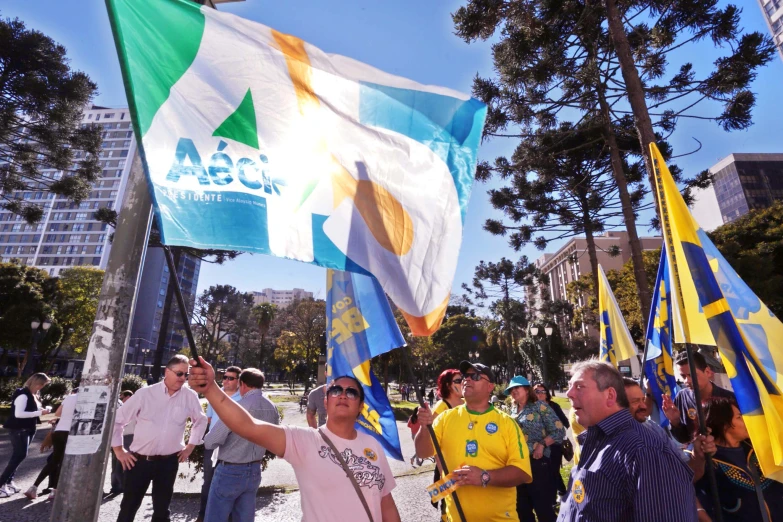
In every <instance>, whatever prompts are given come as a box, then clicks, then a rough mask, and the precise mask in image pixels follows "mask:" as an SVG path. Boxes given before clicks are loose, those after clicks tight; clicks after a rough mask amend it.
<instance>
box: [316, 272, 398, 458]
mask: <svg viewBox="0 0 783 522" xmlns="http://www.w3.org/2000/svg"><path fill="white" fill-rule="evenodd" d="M326 291H327V294H326V332H327V340H328V342H327V357H326V382H327V383H328V382H331V381H332V379H334V378H335V377H340V376H343V375H352V376H354V377H356V378H357V379H358V380H359V382H361V383H362V386H363V388H364V410H363V411H362V414H361V415H360V416H359V419H358V420H357V421H356V428H357V429H360V430H362V431H364V432H365V433H368V434H369V435H372V436H373V437H375V438H376V439H377V440H378V442H380V444H381V445H382V446H383V449H384V451H385V452H386V454H387V455H388V456H390V457H392V458H394V459H397V460H403V457H402V450H401V448H400V437H399V433H398V432H397V422H396V421H395V419H394V411H393V410H392V407H391V404H390V403H389V397H388V396H387V395H386V392H385V391H384V389H383V386H381V383H380V382H379V381H378V379H377V378H376V377H375V374H374V373H373V371H372V370H371V369H370V359H372V358H373V357H375V356H376V355H381V354H383V353H386V352H388V351H390V350H393V349H395V348H398V347H400V346H403V345H405V339H404V338H403V337H402V333H401V332H400V329H399V327H398V326H397V322H396V321H395V320H394V314H393V313H392V311H391V308H390V307H389V301H387V300H386V295H385V294H384V293H383V289H382V288H381V285H380V284H378V281H376V280H375V278H374V277H372V276H366V275H361V274H354V273H350V272H342V271H338V270H327V273H326Z"/></svg>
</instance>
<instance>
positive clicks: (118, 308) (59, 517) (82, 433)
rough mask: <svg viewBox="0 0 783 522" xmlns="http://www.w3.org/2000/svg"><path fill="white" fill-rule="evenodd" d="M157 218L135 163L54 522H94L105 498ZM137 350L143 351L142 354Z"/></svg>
mask: <svg viewBox="0 0 783 522" xmlns="http://www.w3.org/2000/svg"><path fill="white" fill-rule="evenodd" d="M151 216H152V201H151V200H150V193H149V188H148V187H147V180H146V179H145V176H144V168H143V166H142V163H141V157H140V156H139V154H138V152H137V153H136V154H135V155H134V157H133V163H132V165H131V171H130V175H129V177H128V185H127V188H126V192H125V197H124V199H123V203H122V207H121V212H120V213H119V215H118V217H117V229H116V230H115V232H114V240H113V242H112V248H111V254H110V256H109V262H108V266H107V267H106V272H105V275H104V277H103V285H102V286H101V294H100V298H99V300H98V313H97V315H96V317H95V322H94V323H93V328H92V335H91V336H90V344H89V347H88V348H87V356H86V358H85V363H84V370H83V372H82V378H81V383H80V387H79V395H78V399H77V403H76V412H75V413H74V424H73V425H72V427H71V434H70V435H69V436H68V444H67V446H66V448H65V458H64V460H63V464H62V468H61V470H60V480H59V487H58V488H57V495H56V496H55V499H54V505H53V506H52V517H51V520H52V522H86V521H92V522H95V521H97V520H98V512H99V509H100V505H101V497H102V496H103V481H104V473H105V472H106V461H107V458H108V456H109V455H108V453H109V451H110V450H111V436H112V431H113V427H114V414H115V410H116V408H117V402H118V395H119V391H120V380H121V376H122V373H123V366H124V364H125V352H126V350H127V346H128V339H129V336H130V326H131V318H132V317H133V312H134V310H135V308H136V288H137V287H138V284H139V279H140V277H141V267H142V264H143V261H144V256H145V253H146V250H147V241H148V238H149V229H150V223H151ZM137 349H138V348H137Z"/></svg>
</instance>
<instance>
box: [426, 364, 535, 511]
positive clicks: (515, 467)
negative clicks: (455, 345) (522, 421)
mask: <svg viewBox="0 0 783 522" xmlns="http://www.w3.org/2000/svg"><path fill="white" fill-rule="evenodd" d="M459 369H460V372H462V392H463V395H464V397H465V404H463V405H462V406H457V407H456V408H452V409H450V410H447V411H445V412H443V413H441V414H440V415H438V416H437V418H436V419H435V421H434V422H433V420H432V411H431V410H430V408H429V407H427V406H426V405H425V406H423V407H421V408H419V411H418V417H419V423H420V424H421V425H422V426H428V425H430V424H432V428H433V430H434V431H435V436H436V437H437V439H438V443H439V444H440V446H441V449H442V451H443V457H444V458H445V459H446V465H447V466H448V468H449V470H451V471H452V472H453V474H454V477H455V479H456V481H457V484H459V488H458V489H457V494H458V496H459V500H460V505H461V506H462V510H463V512H464V513H465V517H466V518H467V520H468V521H474V520H482V521H487V522H493V521H501V520H503V521H509V520H510V521H514V520H517V521H518V520H519V517H518V516H517V508H516V502H517V491H516V486H518V485H519V484H524V483H529V482H530V481H531V480H532V478H531V471H530V458H529V455H528V451H527V444H526V443H525V438H524V435H523V434H522V430H520V429H519V426H518V425H517V423H516V421H514V419H512V418H511V417H509V416H508V415H506V414H505V413H503V412H500V411H498V410H496V409H495V408H494V406H492V405H491V404H490V402H489V400H490V397H491V396H492V391H493V389H494V383H495V381H496V379H495V375H494V373H493V372H492V370H490V369H489V368H487V367H486V366H484V365H483V364H478V363H476V364H471V363H469V362H468V361H462V363H460V366H459ZM415 443H416V455H417V456H418V457H419V458H428V457H431V456H432V455H434V453H435V449H434V448H433V445H432V440H431V439H430V435H429V433H428V432H427V430H426V429H421V430H419V432H418V433H417V434H416V439H415ZM446 514H447V515H448V518H449V520H451V521H453V522H456V521H458V520H459V514H458V513H457V510H456V508H455V506H454V501H453V499H452V498H451V496H448V497H446Z"/></svg>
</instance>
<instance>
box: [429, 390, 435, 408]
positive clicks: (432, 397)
mask: <svg viewBox="0 0 783 522" xmlns="http://www.w3.org/2000/svg"><path fill="white" fill-rule="evenodd" d="M427 400H428V401H429V402H430V408H432V405H433V404H435V392H434V391H433V390H430V393H428V394H427Z"/></svg>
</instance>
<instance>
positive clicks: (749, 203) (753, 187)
mask: <svg viewBox="0 0 783 522" xmlns="http://www.w3.org/2000/svg"><path fill="white" fill-rule="evenodd" d="M781 2H783V0H781ZM710 172H711V173H712V174H713V176H714V177H713V184H712V186H711V187H710V188H708V189H705V190H702V191H699V192H698V193H697V195H696V201H695V203H694V205H693V206H692V212H693V215H694V217H695V218H696V221H697V222H698V223H699V225H701V226H702V228H704V229H705V230H707V231H709V230H712V229H714V228H715V227H714V226H712V227H710V226H705V224H708V222H709V221H716V220H717V219H719V220H720V224H724V223H731V222H732V221H734V220H736V219H737V218H739V217H740V216H744V215H745V214H747V213H748V212H749V211H751V210H753V209H760V208H766V207H769V206H770V205H772V203H773V202H774V201H777V200H783V154H774V153H773V154H769V153H768V154H729V155H728V156H726V157H725V158H723V159H722V160H720V161H719V162H718V163H716V164H715V165H713V166H712V167H710ZM716 203H717V210H718V212H719V216H715V209H716Z"/></svg>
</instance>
